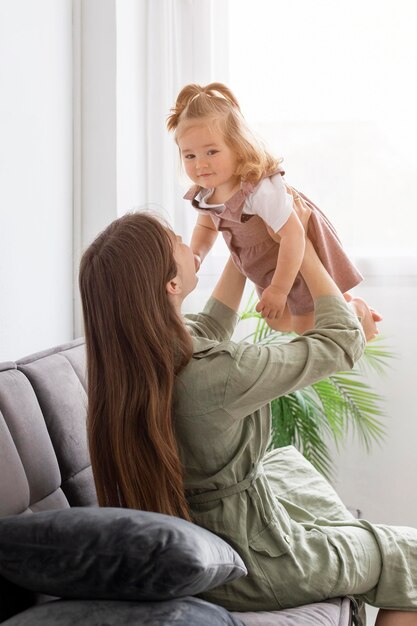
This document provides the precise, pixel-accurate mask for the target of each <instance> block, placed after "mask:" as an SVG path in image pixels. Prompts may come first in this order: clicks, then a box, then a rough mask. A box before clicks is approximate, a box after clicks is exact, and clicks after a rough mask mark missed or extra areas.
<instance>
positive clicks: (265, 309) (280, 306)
mask: <svg viewBox="0 0 417 626" xmlns="http://www.w3.org/2000/svg"><path fill="white" fill-rule="evenodd" d="M286 303H287V294H285V293H283V292H282V291H281V290H280V289H279V287H275V286H274V285H269V287H267V288H266V289H264V290H263V292H262V298H261V300H260V301H259V302H258V304H257V305H256V310H257V311H258V313H261V315H262V317H267V318H268V319H278V318H280V317H281V315H282V314H283V313H284V309H285V305H286Z"/></svg>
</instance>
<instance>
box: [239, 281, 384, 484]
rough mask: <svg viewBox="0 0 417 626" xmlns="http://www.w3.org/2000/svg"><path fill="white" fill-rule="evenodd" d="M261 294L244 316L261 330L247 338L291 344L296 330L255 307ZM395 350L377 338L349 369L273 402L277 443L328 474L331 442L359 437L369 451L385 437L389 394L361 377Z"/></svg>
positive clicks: (273, 440) (274, 444) (380, 365)
mask: <svg viewBox="0 0 417 626" xmlns="http://www.w3.org/2000/svg"><path fill="white" fill-rule="evenodd" d="M256 302H257V298H256V296H255V294H254V293H252V294H251V296H250V298H249V300H248V303H247V305H246V308H245V310H244V311H243V313H242V314H241V319H242V320H245V319H253V320H254V322H255V330H254V331H253V332H251V333H250V335H248V336H247V337H246V340H250V341H253V342H254V343H261V344H279V343H286V342H288V341H289V340H290V339H291V336H292V333H280V332H277V331H273V330H272V329H271V328H269V326H268V325H267V324H266V322H265V320H264V319H263V318H262V317H261V315H260V314H259V313H257V312H256V311H255V304H256ZM392 357H393V355H392V353H390V351H389V350H388V349H387V348H386V347H385V346H384V344H383V342H382V340H381V339H380V338H377V339H375V340H373V341H372V342H370V343H368V344H367V346H366V348H365V353H364V355H363V356H362V358H361V359H360V360H359V362H358V363H357V364H356V365H355V367H354V368H353V369H352V370H351V371H349V372H340V373H338V374H334V375H332V376H329V377H328V378H325V379H323V380H321V381H319V382H317V383H314V384H313V385H310V386H308V387H305V388H304V389H300V390H299V391H295V392H293V393H290V394H288V395H285V396H281V397H280V398H277V399H276V400H273V401H272V436H271V444H270V447H271V448H279V447H282V446H286V445H289V444H293V445H295V446H296V447H297V448H298V449H299V450H300V452H302V454H303V455H304V456H305V457H306V458H307V459H308V460H309V461H310V462H311V463H312V464H313V465H314V466H315V467H316V468H317V469H318V470H319V472H321V473H322V474H323V475H324V476H326V478H330V477H331V474H332V458H331V452H330V449H329V445H328V441H329V439H333V441H334V442H335V443H336V446H338V445H339V444H340V443H341V442H342V441H343V440H344V439H346V437H347V435H348V434H350V433H352V434H353V435H355V436H357V437H359V439H360V440H361V442H362V444H363V445H364V447H365V449H366V450H367V451H369V450H370V448H371V445H372V444H373V443H378V442H380V441H382V439H383V437H384V434H385V429H384V425H383V423H382V421H381V419H380V418H381V417H382V416H383V415H384V412H383V409H382V404H383V398H382V397H381V396H380V395H379V394H377V393H375V392H374V391H372V389H371V387H370V386H369V385H368V384H367V383H366V382H364V381H363V380H361V377H362V376H364V375H366V373H367V372H369V371H374V372H377V373H378V374H382V373H384V372H385V371H386V369H387V367H388V366H389V359H391V358H392Z"/></svg>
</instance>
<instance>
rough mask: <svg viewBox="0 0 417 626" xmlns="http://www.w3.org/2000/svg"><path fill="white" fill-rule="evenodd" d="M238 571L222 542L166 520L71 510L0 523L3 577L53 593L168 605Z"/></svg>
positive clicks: (112, 511) (234, 557)
mask: <svg viewBox="0 0 417 626" xmlns="http://www.w3.org/2000/svg"><path fill="white" fill-rule="evenodd" d="M243 574H246V569H245V566H244V564H243V561H242V560H241V558H240V557H239V555H238V554H237V553H236V552H235V551H234V550H233V548H231V547H230V546H229V545H228V544H227V543H226V542H225V541H223V540H222V539H220V538H219V537H217V536H216V535H214V534H212V533H210V532H209V531H207V530H205V529H203V528H200V527H199V526H196V525H194V524H192V523H190V522H187V521H185V520H182V519H179V518H176V517H171V516H168V515H161V514H159V513H149V512H145V511H137V510H131V509H120V508H110V507H109V508H99V507H74V508H70V509H64V510H62V511H42V512H40V513H34V514H33V515H17V516H11V517H6V518H3V519H0V575H2V576H4V577H5V578H7V579H8V580H10V581H12V582H14V583H15V584H17V585H20V586H22V587H25V588H27V589H29V590H32V591H36V592H40V593H45V594H50V595H53V596H59V597H62V598H84V599H109V600H165V599H170V598H176V597H180V596H186V595H194V594H198V593H201V592H203V591H207V590H208V589H211V588H213V587H216V586H217V585H220V584H223V583H226V582H229V581H231V580H234V579H235V578H238V577H239V576H242V575H243Z"/></svg>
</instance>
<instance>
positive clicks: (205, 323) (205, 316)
mask: <svg viewBox="0 0 417 626" xmlns="http://www.w3.org/2000/svg"><path fill="white" fill-rule="evenodd" d="M238 321H239V315H238V314H237V313H236V312H235V311H233V309H230V308H229V307H228V306H226V305H225V304H223V303H222V302H220V301H219V300H216V298H213V297H210V298H209V299H208V300H207V303H206V305H205V307H204V309H203V311H202V312H201V313H197V314H188V315H186V316H185V324H186V326H187V328H188V330H189V331H190V334H191V335H192V336H193V337H204V338H206V339H212V340H215V341H228V340H229V339H230V337H231V336H232V334H233V331H234V329H235V327H236V324H237V323H238Z"/></svg>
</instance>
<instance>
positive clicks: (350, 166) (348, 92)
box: [228, 0, 417, 256]
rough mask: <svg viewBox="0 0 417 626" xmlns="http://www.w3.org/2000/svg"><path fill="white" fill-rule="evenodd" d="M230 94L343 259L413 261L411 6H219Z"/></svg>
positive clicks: (277, 2) (407, 1)
mask: <svg viewBox="0 0 417 626" xmlns="http://www.w3.org/2000/svg"><path fill="white" fill-rule="evenodd" d="M228 5H229V55H230V66H229V72H230V80H229V83H230V86H231V88H232V89H233V91H234V92H235V93H236V95H237V97H238V99H239V101H240V103H241V107H242V111H243V114H244V115H245V117H246V119H247V120H248V121H249V122H250V124H251V125H252V127H253V128H254V129H255V130H257V131H258V132H259V133H260V134H261V136H262V137H263V138H264V139H265V140H266V143H267V145H268V146H269V148H270V150H271V151H272V152H273V153H274V154H277V155H279V156H282V157H284V162H283V166H284V169H285V170H286V178H287V180H288V182H290V184H292V185H294V186H295V187H296V188H299V189H301V190H302V191H303V192H304V193H306V195H307V196H309V197H310V198H311V199H312V200H313V201H315V202H316V203H317V204H318V206H319V207H320V208H322V209H323V210H324V212H325V213H326V215H327V216H328V217H329V219H330V220H331V221H332V222H333V223H334V225H335V226H336V228H337V230H338V232H339V234H340V236H341V238H342V241H343V243H344V244H345V247H346V248H347V249H348V250H349V251H350V252H351V253H353V254H354V255H359V256H362V255H363V254H365V255H366V256H369V255H375V256H381V254H382V255H386V254H387V253H388V255H394V256H404V255H415V254H416V251H417V246H416V244H415V240H416V230H417V211H416V208H415V206H414V205H415V204H416V202H415V200H414V193H415V181H416V180H417V158H416V154H415V151H416V143H417V118H416V114H415V111H416V110H417V93H416V91H415V87H414V78H413V76H414V74H415V68H416V66H417V39H416V37H415V33H416V30H417V4H416V3H415V2H413V0H399V1H398V2H396V3H391V2H387V1H385V0H384V1H378V0H365V1H364V0H351V1H349V2H347V1H343V0H340V1H338V2H331V1H330V0H316V1H315V2H311V0H295V1H294V2H287V1H284V0H258V1H257V2H256V3H255V4H254V3H253V2H251V1H249V0H229V2H228Z"/></svg>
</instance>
